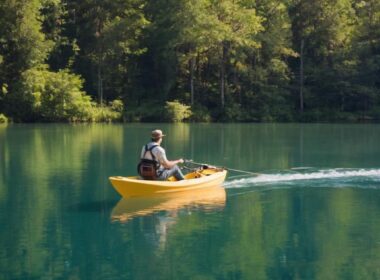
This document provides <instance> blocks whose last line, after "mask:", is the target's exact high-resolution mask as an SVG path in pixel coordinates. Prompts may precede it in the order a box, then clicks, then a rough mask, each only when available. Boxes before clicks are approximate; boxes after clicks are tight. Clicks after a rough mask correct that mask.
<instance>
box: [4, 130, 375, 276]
mask: <svg viewBox="0 0 380 280" xmlns="http://www.w3.org/2000/svg"><path fill="white" fill-rule="evenodd" d="M154 128H161V129H163V131H164V132H165V133H166V134H167V137H166V139H165V141H164V143H163V146H164V147H165V148H166V150H167V155H168V157H169V159H175V158H178V157H183V158H188V159H193V160H195V161H198V162H207V163H212V164H214V165H221V166H226V167H230V168H234V169H243V170H249V171H253V172H259V173H260V174H261V175H259V176H257V177H253V176H241V175H242V174H239V173H234V172H229V174H228V178H227V180H226V182H225V184H224V186H223V188H216V189H214V190H212V191H209V192H200V193H194V194H182V195H178V196H168V197H160V198H150V199H144V198H139V199H130V200H123V199H121V198H120V196H119V195H118V194H117V193H116V192H115V191H114V189H113V188H112V186H111V184H110V183H109V181H108V177H109V176H112V175H130V174H135V172H136V163H137V160H138V157H139V153H140V149H141V146H142V145H143V144H144V143H145V142H147V141H148V140H149V134H150V131H151V130H152V129H154ZM379 144H380V125H342V124H334V125H331V124H181V125H172V124H127V125H117V124H116V125H115V124H114V125H64V124H62V125H57V124H37V125H8V126H0V279H380V146H379Z"/></svg>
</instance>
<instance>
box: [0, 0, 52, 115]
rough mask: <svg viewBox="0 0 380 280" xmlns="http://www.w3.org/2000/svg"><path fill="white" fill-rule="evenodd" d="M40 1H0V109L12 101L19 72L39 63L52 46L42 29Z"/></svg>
mask: <svg viewBox="0 0 380 280" xmlns="http://www.w3.org/2000/svg"><path fill="white" fill-rule="evenodd" d="M41 5H42V2H41V1H40V0H16V1H11V0H3V1H1V2H0V57H2V63H0V87H1V88H2V89H3V90H2V93H3V94H4V89H6V92H7V94H6V95H5V97H4V99H3V102H4V103H5V104H2V103H3V102H1V100H0V102H1V103H0V110H3V109H4V110H5V111H7V110H9V108H10V107H12V106H14V105H15V104H11V103H10V100H14V98H12V97H11V95H12V94H13V88H14V86H15V83H16V82H17V81H18V80H19V79H20V76H21V73H22V72H24V71H25V70H27V69H30V68H32V67H35V66H37V65H39V64H40V63H43V62H44V60H45V59H46V57H47V55H48V53H49V50H50V49H51V47H52V42H51V41H50V40H47V39H46V37H45V35H44V33H43V32H42V23H41V22H42V20H43V19H42V18H41V16H40V12H39V11H40V9H41ZM20 98H23V96H20Z"/></svg>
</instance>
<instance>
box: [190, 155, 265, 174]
mask: <svg viewBox="0 0 380 280" xmlns="http://www.w3.org/2000/svg"><path fill="white" fill-rule="evenodd" d="M184 162H185V163H186V162H189V163H192V164H195V165H199V166H208V164H206V163H199V162H195V161H193V160H192V159H185V161H184ZM215 167H217V168H224V169H227V170H230V171H235V172H240V173H245V174H250V175H255V176H258V175H260V173H254V172H250V171H245V170H240V169H233V168H229V167H225V166H215Z"/></svg>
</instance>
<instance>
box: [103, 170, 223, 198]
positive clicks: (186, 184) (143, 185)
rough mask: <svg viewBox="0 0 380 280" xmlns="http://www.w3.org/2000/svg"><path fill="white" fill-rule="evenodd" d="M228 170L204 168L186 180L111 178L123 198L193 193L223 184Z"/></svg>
mask: <svg viewBox="0 0 380 280" xmlns="http://www.w3.org/2000/svg"><path fill="white" fill-rule="evenodd" d="M226 175H227V170H225V169H222V168H214V167H208V168H202V169H199V170H196V171H193V172H191V173H188V174H186V175H185V180H181V181H177V180H176V179H175V178H174V177H170V178H169V179H168V180H167V181H153V180H143V179H141V178H140V177H138V176H132V177H122V176H113V177H110V178H109V179H110V181H111V184H112V186H113V187H114V188H115V190H116V191H117V192H118V193H119V194H121V195H122V196H123V197H126V198H127V197H134V196H149V195H157V194H167V193H173V192H182V191H191V190H198V189H204V188H209V187H215V186H220V185H222V184H223V182H224V180H225V178H226Z"/></svg>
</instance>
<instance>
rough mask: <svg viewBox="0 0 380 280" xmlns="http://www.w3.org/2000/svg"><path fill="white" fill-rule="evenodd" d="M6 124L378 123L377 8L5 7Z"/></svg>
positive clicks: (353, 0)
mask: <svg viewBox="0 0 380 280" xmlns="http://www.w3.org/2000/svg"><path fill="white" fill-rule="evenodd" d="M7 121H13V122H108V121H125V122H152V121H160V122H161V121H162V122H181V121H192V122H372V121H380V1H378V0H283V1H279V0H82V1H74V0H0V122H7Z"/></svg>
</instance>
